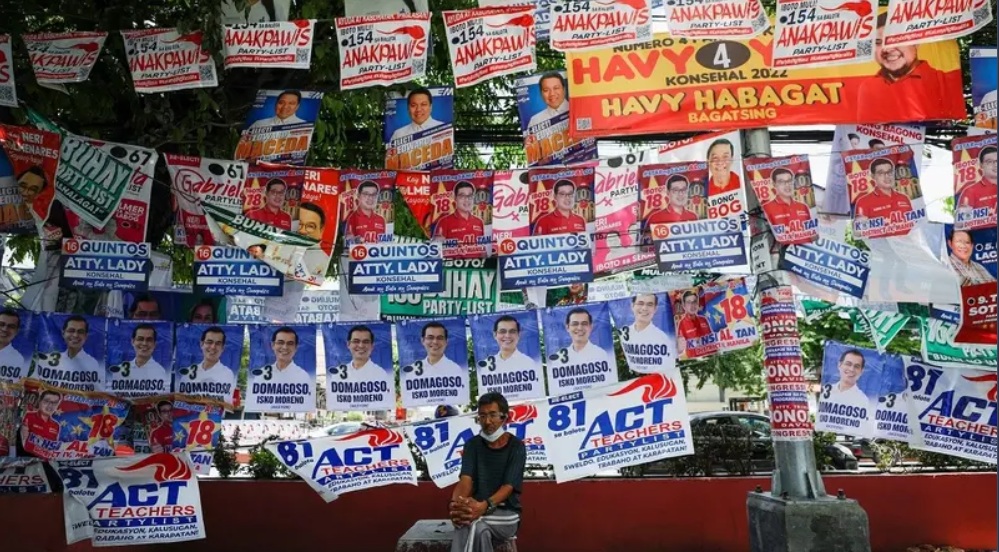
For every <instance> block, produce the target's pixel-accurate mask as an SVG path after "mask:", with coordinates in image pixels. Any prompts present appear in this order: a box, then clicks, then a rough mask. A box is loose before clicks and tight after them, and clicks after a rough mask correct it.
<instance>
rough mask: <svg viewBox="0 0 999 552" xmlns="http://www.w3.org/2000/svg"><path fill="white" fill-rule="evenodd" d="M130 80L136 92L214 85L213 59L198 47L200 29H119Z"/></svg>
mask: <svg viewBox="0 0 999 552" xmlns="http://www.w3.org/2000/svg"><path fill="white" fill-rule="evenodd" d="M121 35H122V37H123V38H124V39H125V55H126V56H128V69H129V71H131V72H132V84H133V86H134V87H135V91H136V92H138V93H140V94H152V93H155V92H170V91H172V90H184V89H187V88H212V87H215V86H218V84H219V82H218V75H217V74H216V72H215V60H214V59H213V58H212V56H211V54H210V53H208V51H207V50H204V49H202V47H201V41H202V33H201V31H196V32H192V33H188V34H184V35H182V34H180V33H178V32H177V30H176V29H145V30H140V31H122V32H121Z"/></svg>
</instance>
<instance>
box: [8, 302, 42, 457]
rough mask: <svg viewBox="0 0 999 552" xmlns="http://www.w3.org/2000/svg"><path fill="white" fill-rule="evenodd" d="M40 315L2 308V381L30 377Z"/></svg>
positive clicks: (10, 381) (14, 381)
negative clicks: (29, 372)
mask: <svg viewBox="0 0 999 552" xmlns="http://www.w3.org/2000/svg"><path fill="white" fill-rule="evenodd" d="M39 316H40V315H36V314H35V313H33V312H31V311H27V310H13V309H3V310H0V382H7V383H18V382H20V381H21V380H22V379H24V378H26V377H28V371H29V370H30V368H31V360H32V358H34V356H35V343H36V341H37V340H38V333H39V330H38V326H37V322H36V319H37V318H38V317H39ZM0 456H3V455H0Z"/></svg>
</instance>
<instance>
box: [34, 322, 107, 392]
mask: <svg viewBox="0 0 999 552" xmlns="http://www.w3.org/2000/svg"><path fill="white" fill-rule="evenodd" d="M36 316H37V317H38V322H37V324H38V326H37V328H38V352H37V353H35V358H34V361H33V363H32V368H31V374H30V377H32V378H34V379H37V380H40V381H42V382H43V383H45V384H48V385H51V386H54V387H60V388H62V389H69V390H73V391H104V381H105V379H104V373H105V359H106V357H105V350H106V349H105V345H106V339H107V333H106V332H107V322H108V321H107V319H106V318H104V317H100V316H85V315H80V314H55V313H43V314H38V315H36Z"/></svg>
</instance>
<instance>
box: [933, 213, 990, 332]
mask: <svg viewBox="0 0 999 552" xmlns="http://www.w3.org/2000/svg"><path fill="white" fill-rule="evenodd" d="M944 231H945V233H946V236H947V259H946V260H945V262H946V264H948V265H950V267H951V269H953V271H954V274H955V276H956V277H957V280H958V282H959V283H960V285H961V303H960V305H961V308H960V311H961V322H960V324H959V325H958V329H957V334H955V336H954V341H955V343H967V344H979V345H995V343H996V340H997V337H999V335H997V333H996V320H997V316H996V315H997V312H996V311H997V307H996V291H997V289H996V271H997V263H996V256H997V252H996V243H997V240H996V230H995V229H990V230H975V231H973V232H969V231H964V230H955V229H954V225H950V224H948V225H946V226H945V227H944Z"/></svg>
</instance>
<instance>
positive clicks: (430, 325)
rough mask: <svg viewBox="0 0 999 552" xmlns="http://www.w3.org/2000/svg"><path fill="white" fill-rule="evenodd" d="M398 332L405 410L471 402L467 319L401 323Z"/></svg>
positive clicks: (456, 317)
mask: <svg viewBox="0 0 999 552" xmlns="http://www.w3.org/2000/svg"><path fill="white" fill-rule="evenodd" d="M395 332H396V343H398V348H399V366H400V368H399V370H400V381H399V386H400V389H399V392H400V394H401V395H402V406H403V407H404V408H412V407H416V406H437V405H439V404H449V405H461V404H465V403H466V402H468V400H469V382H468V340H467V338H466V336H465V317H464V316H452V317H447V318H436V319H431V320H402V321H400V322H397V323H396V325H395Z"/></svg>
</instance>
